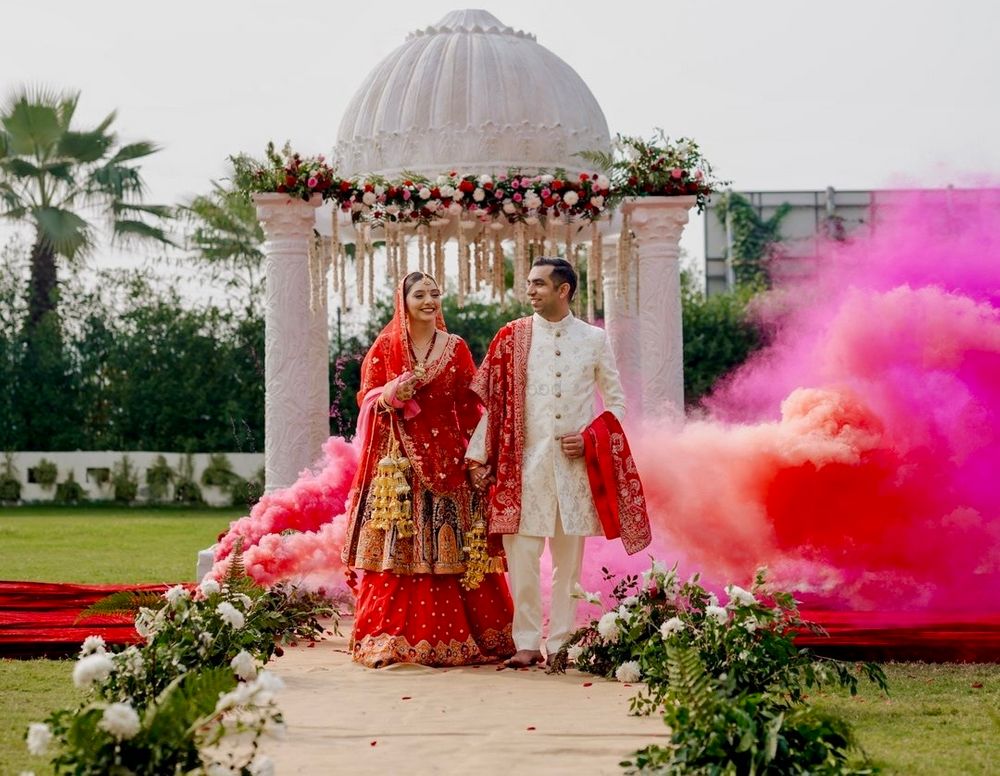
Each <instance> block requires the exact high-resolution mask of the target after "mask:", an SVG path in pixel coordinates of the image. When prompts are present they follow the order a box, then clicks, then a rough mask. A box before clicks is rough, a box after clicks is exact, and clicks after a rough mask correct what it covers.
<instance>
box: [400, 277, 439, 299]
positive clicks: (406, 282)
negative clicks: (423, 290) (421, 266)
mask: <svg viewBox="0 0 1000 776" xmlns="http://www.w3.org/2000/svg"><path fill="white" fill-rule="evenodd" d="M424 278H426V279H427V280H429V281H431V282H432V283H433V284H434V285H435V286H436V285H437V281H436V280H435V279H434V278H432V277H431V276H430V275H428V274H426V273H424V272H411V273H410V274H409V275H407V276H406V277H405V278H403V299H406V297H408V296H409V295H410V291H412V290H413V287H414V286H415V285H416V284H417V283H419V282H420V281H421V280H423V279H424Z"/></svg>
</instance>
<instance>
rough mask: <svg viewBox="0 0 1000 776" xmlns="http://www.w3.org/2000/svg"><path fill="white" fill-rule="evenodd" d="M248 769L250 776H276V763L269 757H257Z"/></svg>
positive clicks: (261, 755)
mask: <svg viewBox="0 0 1000 776" xmlns="http://www.w3.org/2000/svg"><path fill="white" fill-rule="evenodd" d="M247 768H248V770H249V771H250V776H274V762H273V761H272V760H271V758H270V757H268V756H267V755H263V754H259V755H257V756H256V757H254V758H253V761H252V762H251V763H250V765H248V766H247Z"/></svg>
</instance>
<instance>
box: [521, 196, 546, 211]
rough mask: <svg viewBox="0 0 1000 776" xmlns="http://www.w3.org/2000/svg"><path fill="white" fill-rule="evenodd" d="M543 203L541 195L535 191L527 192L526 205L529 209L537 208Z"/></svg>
mask: <svg viewBox="0 0 1000 776" xmlns="http://www.w3.org/2000/svg"><path fill="white" fill-rule="evenodd" d="M541 204H542V199H541V197H539V196H538V195H537V194H535V193H534V192H532V193H531V194H525V196H524V206H525V207H526V208H528V210H535V209H536V208H538V207H541Z"/></svg>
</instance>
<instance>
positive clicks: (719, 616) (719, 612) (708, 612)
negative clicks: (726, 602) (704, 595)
mask: <svg viewBox="0 0 1000 776" xmlns="http://www.w3.org/2000/svg"><path fill="white" fill-rule="evenodd" d="M705 616H706V617H711V618H712V619H714V620H716V621H717V622H718V623H719V624H720V625H725V624H726V623H727V622H728V621H729V612H727V611H726V610H725V609H723V608H722V607H721V606H706V607H705Z"/></svg>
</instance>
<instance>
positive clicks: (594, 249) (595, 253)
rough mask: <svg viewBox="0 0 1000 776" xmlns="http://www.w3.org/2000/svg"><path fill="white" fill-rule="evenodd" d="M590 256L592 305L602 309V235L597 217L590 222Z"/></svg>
mask: <svg viewBox="0 0 1000 776" xmlns="http://www.w3.org/2000/svg"><path fill="white" fill-rule="evenodd" d="M590 256H591V259H590V260H589V261H591V260H592V264H588V270H589V269H590V266H593V268H594V307H595V308H596V309H598V310H603V309H604V236H603V235H602V234H601V226H600V222H599V219H594V220H593V221H591V223H590Z"/></svg>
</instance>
